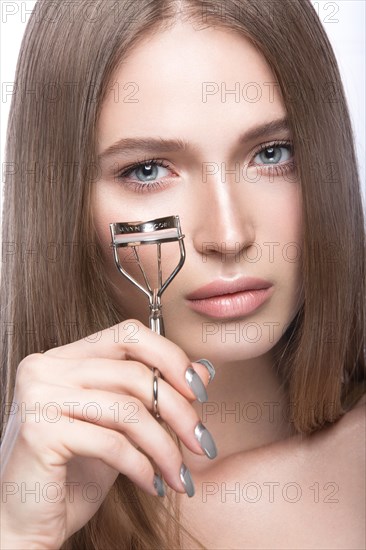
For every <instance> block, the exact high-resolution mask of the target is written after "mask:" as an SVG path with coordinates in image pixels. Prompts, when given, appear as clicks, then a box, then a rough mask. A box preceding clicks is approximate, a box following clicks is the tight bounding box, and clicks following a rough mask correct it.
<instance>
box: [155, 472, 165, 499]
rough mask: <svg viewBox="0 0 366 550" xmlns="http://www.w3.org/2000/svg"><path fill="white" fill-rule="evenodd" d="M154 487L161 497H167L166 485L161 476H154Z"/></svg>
mask: <svg viewBox="0 0 366 550" xmlns="http://www.w3.org/2000/svg"><path fill="white" fill-rule="evenodd" d="M154 487H155V489H156V492H157V494H158V496H159V497H164V496H165V488H164V483H163V480H162V479H161V477H160V476H159V474H155V475H154Z"/></svg>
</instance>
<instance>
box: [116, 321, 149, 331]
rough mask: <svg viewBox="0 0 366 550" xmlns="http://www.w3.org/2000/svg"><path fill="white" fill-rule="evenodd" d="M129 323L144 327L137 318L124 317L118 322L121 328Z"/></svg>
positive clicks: (126, 326) (129, 324)
mask: <svg viewBox="0 0 366 550" xmlns="http://www.w3.org/2000/svg"><path fill="white" fill-rule="evenodd" d="M131 325H136V326H137V327H138V328H142V327H144V328H146V327H145V325H143V324H142V323H141V321H139V320H138V319H125V320H124V321H122V322H121V323H120V326H121V327H122V328H123V329H125V328H128V327H129V326H131Z"/></svg>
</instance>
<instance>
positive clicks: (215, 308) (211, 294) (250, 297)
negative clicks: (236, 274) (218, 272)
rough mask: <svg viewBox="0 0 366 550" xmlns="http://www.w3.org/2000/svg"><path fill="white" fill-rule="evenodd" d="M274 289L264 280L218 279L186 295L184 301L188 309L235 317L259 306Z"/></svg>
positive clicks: (246, 278)
mask: <svg viewBox="0 0 366 550" xmlns="http://www.w3.org/2000/svg"><path fill="white" fill-rule="evenodd" d="M273 290H274V288H273V285H272V283H270V282H269V281H265V280H264V279H257V278H249V277H244V278H243V277H242V278H240V279H236V280H231V281H227V280H224V279H217V280H216V281H212V282H211V283H209V284H207V285H205V286H203V287H201V288H198V289H197V290H195V291H194V292H191V293H190V294H188V296H187V303H188V305H189V307H190V308H191V309H193V310H195V311H197V312H199V313H203V314H206V315H209V316H211V317H216V318H225V317H238V316H242V315H248V314H249V313H252V312H253V311H255V310H256V309H257V308H259V307H260V306H261V305H262V304H263V303H264V302H265V301H266V300H267V299H268V298H269V297H270V296H271V295H272V293H273Z"/></svg>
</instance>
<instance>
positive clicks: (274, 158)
mask: <svg viewBox="0 0 366 550" xmlns="http://www.w3.org/2000/svg"><path fill="white" fill-rule="evenodd" d="M281 149H282V151H286V153H287V155H286V154H283V152H281ZM264 153H265V156H264V157H263V156H262V155H263V154H264ZM256 156H259V157H262V161H263V162H264V161H265V160H268V161H269V163H270V164H276V163H277V162H280V161H282V162H284V161H287V160H289V159H290V158H291V154H290V151H289V147H280V146H272V145H271V146H270V147H268V146H267V147H265V148H264V149H262V150H261V151H260V152H259V153H257V155H256ZM286 156H287V157H288V158H283V157H286Z"/></svg>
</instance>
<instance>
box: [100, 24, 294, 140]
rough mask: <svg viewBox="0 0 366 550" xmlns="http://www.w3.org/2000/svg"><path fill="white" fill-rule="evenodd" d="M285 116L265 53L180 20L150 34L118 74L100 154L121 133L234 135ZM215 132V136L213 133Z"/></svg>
mask: <svg viewBox="0 0 366 550" xmlns="http://www.w3.org/2000/svg"><path fill="white" fill-rule="evenodd" d="M284 114H285V109H284V106H283V102H282V97H281V94H280V91H279V87H278V84H277V80H276V78H275V76H274V74H273V72H272V70H271V68H270V66H269V64H268V62H267V61H266V59H265V58H264V56H263V55H262V54H261V53H260V52H259V51H258V50H257V49H256V48H255V47H254V45H253V44H252V43H251V42H250V41H249V40H248V39H247V38H245V37H243V36H241V35H239V34H238V33H237V32H233V31H229V30H222V29H218V28H212V27H209V28H204V29H199V30H196V29H195V28H194V27H193V26H192V25H191V24H188V23H179V24H177V25H175V26H174V27H172V28H171V29H169V30H167V31H163V32H160V33H158V34H154V35H149V36H147V37H146V39H145V40H143V41H142V42H141V43H140V44H139V45H138V46H136V47H135V48H134V49H132V50H131V51H130V53H129V55H128V56H127V57H126V58H125V59H123V61H122V63H121V64H120V66H119V67H118V68H117V69H116V70H115V72H114V74H113V77H112V79H111V81H110V83H109V86H108V92H107V95H106V97H105V100H104V102H103V104H102V106H101V115H100V118H99V128H98V141H99V144H100V149H102V148H103V146H107V145H108V144H109V143H110V142H111V141H113V140H114V139H117V138H118V137H120V136H121V130H122V129H125V128H126V127H127V128H128V133H129V135H136V136H143V135H153V134H154V133H155V134H156V132H158V133H159V135H162V134H166V135H168V136H170V135H176V134H177V132H179V134H180V135H181V136H182V138H184V137H186V138H187V139H192V132H195V133H197V131H198V129H199V128H200V129H205V128H206V130H209V131H210V132H211V133H212V131H214V132H215V131H218V132H219V130H220V129H219V128H217V129H216V130H215V128H214V126H215V124H216V125H217V124H218V123H220V124H223V123H225V124H227V125H228V128H231V131H233V132H235V131H236V128H237V129H238V132H239V131H240V132H242V131H243V128H245V127H250V126H253V125H254V124H256V123H258V122H259V123H260V122H264V121H268V120H270V119H272V118H279V117H280V116H281V115H284ZM211 135H212V134H211Z"/></svg>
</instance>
